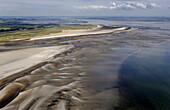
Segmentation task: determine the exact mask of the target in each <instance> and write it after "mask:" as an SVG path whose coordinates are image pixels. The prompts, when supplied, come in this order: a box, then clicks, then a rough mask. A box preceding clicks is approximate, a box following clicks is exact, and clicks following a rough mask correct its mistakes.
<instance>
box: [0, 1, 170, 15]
mask: <svg viewBox="0 0 170 110" xmlns="http://www.w3.org/2000/svg"><path fill="white" fill-rule="evenodd" d="M0 16H165V17H170V0H0Z"/></svg>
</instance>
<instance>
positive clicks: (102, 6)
mask: <svg viewBox="0 0 170 110" xmlns="http://www.w3.org/2000/svg"><path fill="white" fill-rule="evenodd" d="M75 8H78V9H96V10H99V9H107V8H108V7H107V6H105V5H87V6H76V7H75Z"/></svg>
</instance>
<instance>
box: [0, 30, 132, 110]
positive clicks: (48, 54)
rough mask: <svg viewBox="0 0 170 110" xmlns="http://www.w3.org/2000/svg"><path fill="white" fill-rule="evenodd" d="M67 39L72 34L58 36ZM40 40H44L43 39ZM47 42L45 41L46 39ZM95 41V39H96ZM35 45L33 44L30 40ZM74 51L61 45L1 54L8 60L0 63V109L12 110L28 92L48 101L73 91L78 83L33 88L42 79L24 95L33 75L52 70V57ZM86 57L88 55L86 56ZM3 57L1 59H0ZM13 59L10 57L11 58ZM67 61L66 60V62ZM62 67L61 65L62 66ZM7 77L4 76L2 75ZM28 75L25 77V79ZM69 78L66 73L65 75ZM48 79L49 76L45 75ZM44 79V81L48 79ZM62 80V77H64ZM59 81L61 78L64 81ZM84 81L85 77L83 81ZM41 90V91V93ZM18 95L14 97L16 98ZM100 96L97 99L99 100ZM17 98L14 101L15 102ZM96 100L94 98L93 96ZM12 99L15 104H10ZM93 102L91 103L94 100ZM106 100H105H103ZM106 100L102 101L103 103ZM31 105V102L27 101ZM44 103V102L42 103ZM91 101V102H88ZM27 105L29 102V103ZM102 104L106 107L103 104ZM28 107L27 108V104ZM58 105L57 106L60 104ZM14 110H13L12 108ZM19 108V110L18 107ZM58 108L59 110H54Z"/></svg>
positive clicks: (67, 46)
mask: <svg viewBox="0 0 170 110" xmlns="http://www.w3.org/2000/svg"><path fill="white" fill-rule="evenodd" d="M126 29H127V27H120V28H116V29H105V30H101V31H100V30H97V31H96V32H95V31H94V32H89V33H88V34H86V35H96V34H102V35H104V34H106V33H112V32H114V33H120V32H122V31H123V32H125V31H129V30H126ZM83 34H84V32H83V33H76V34H74V35H73V36H78V35H83ZM66 36H72V34H71V35H70V34H67V35H63V36H59V37H66ZM50 38H56V36H55V37H53V36H52V37H50ZM41 39H44V38H43V37H42V38H41ZM45 39H46V38H45ZM96 40H97V39H96ZM32 41H34V40H32ZM73 48H74V46H72V45H64V46H52V47H40V48H38V47H36V48H28V49H20V50H12V51H7V52H2V53H4V54H1V57H0V58H2V59H3V60H4V59H5V58H7V57H9V58H10V59H6V60H4V61H3V62H1V63H0V69H1V70H2V71H1V82H0V83H1V91H0V94H3V95H1V97H0V102H5V104H1V107H3V106H6V104H8V103H9V104H8V105H7V107H6V108H8V107H11V105H12V106H13V105H15V103H19V102H18V101H20V100H21V99H20V98H23V97H24V95H29V94H31V93H30V91H32V92H33V94H36V93H35V92H34V91H39V92H40V93H41V94H42V93H45V94H46V95H47V98H49V96H52V94H54V93H55V92H56V91H59V90H61V91H64V90H65V88H69V90H70V89H73V87H75V86H80V84H78V82H79V81H81V80H78V81H75V82H73V83H70V84H68V85H64V86H63V87H61V88H60V87H53V86H50V85H42V86H40V87H36V86H37V83H38V84H39V83H40V84H42V83H44V81H43V82H41V80H42V79H40V82H39V81H37V82H36V83H33V84H31V86H30V87H34V86H35V87H36V88H35V89H34V88H33V89H32V88H31V89H30V91H27V90H26V91H25V90H24V89H25V88H26V87H27V85H29V84H30V82H32V81H34V80H37V78H35V79H34V77H37V75H36V74H40V75H38V77H41V72H42V73H43V71H44V70H47V71H48V69H50V68H53V66H51V65H49V64H48V62H53V61H52V60H51V59H52V58H53V57H55V56H56V55H62V54H63V53H65V52H67V51H70V50H72V49H73ZM98 51H99V50H97V52H98ZM87 53H88V52H87ZM2 56H3V57H2ZM11 56H12V57H11ZM66 61H67V60H66ZM61 64H62V63H61ZM68 68H81V66H75V67H68ZM65 69H67V68H61V69H59V71H62V70H65ZM4 73H6V74H4ZM27 74H28V75H27ZM65 74H68V73H65ZM71 75H74V73H71ZM84 75H85V73H80V76H83V77H84ZM47 76H48V74H47ZM47 76H46V77H47ZM63 77H64V76H63ZM63 77H61V78H63ZM84 78H86V77H84ZM115 78H116V79H115ZM115 78H114V79H115V80H117V77H115ZM50 81H57V79H50ZM70 81H72V80H71V79H68V80H63V81H61V82H60V81H59V82H58V83H59V84H60V83H64V84H65V83H68V82H70ZM40 88H42V90H41V89H40ZM57 88H60V89H59V90H57ZM46 89H50V90H51V91H52V92H50V93H48V92H45V91H44V90H46ZM9 91H13V92H11V93H9ZM19 91H24V92H21V93H20V92H19ZM87 92H92V93H93V91H92V90H88V91H87ZM105 92H106V93H107V92H108V94H110V93H111V92H114V93H115V94H118V90H117V89H113V90H109V91H105ZM105 92H102V93H101V94H100V95H103V94H104V93H105ZM16 93H17V94H16ZM100 95H99V96H100ZM15 97H17V98H15ZM36 97H38V95H36ZM94 97H95V98H96V97H97V96H94ZM11 98H12V101H11V102H10V101H8V99H11ZM13 98H14V100H13ZM95 98H94V99H95ZM107 98H109V95H108V97H106V99H107ZM106 99H105V100H106ZM28 100H31V101H33V100H34V99H28ZM44 100H45V99H44ZM74 100H77V103H81V101H78V100H81V99H74ZM90 100H91V99H90ZM113 100H114V101H115V102H116V101H117V97H115V98H114V99H113ZM29 102H30V101H28V103H29ZM40 103H44V102H43V101H41V102H40ZM65 103H66V102H65V101H61V104H65ZM105 104H107V103H106V102H105ZM26 105H27V106H28V105H29V104H26ZM59 105H60V104H59ZM14 108H15V107H14ZM21 108H22V107H21ZM57 108H58V107H57Z"/></svg>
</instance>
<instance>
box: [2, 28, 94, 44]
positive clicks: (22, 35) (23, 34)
mask: <svg viewBox="0 0 170 110" xmlns="http://www.w3.org/2000/svg"><path fill="white" fill-rule="evenodd" d="M94 27H96V26H95V25H49V26H45V27H43V28H36V29H31V30H17V31H9V32H1V33H0V42H1V43H2V42H9V41H11V40H15V39H30V38H32V37H35V36H43V35H49V34H51V33H59V32H61V31H62V30H75V29H89V28H94Z"/></svg>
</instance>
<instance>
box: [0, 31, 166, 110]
mask: <svg viewBox="0 0 170 110" xmlns="http://www.w3.org/2000/svg"><path fill="white" fill-rule="evenodd" d="M146 39H147V41H146ZM166 39H168V37H167V36H164V37H161V38H160V36H149V37H148V36H147V35H144V34H142V33H141V32H140V31H131V32H120V33H112V34H104V35H93V36H81V37H72V38H70V39H53V40H44V41H35V42H34V43H35V44H36V45H37V44H38V43H39V42H44V43H43V44H41V45H44V46H46V45H47V44H48V45H49V44H51V45H55V44H56V45H65V44H67V45H68V44H69V45H73V46H74V49H71V50H69V51H67V52H65V53H63V54H60V55H58V56H56V57H55V58H53V59H51V60H50V61H49V62H48V63H47V64H45V65H43V66H41V67H39V68H37V69H34V70H33V71H30V72H29V73H28V74H26V75H24V76H22V77H19V78H16V79H15V80H13V81H11V82H10V83H7V84H4V85H3V86H1V93H3V95H0V99H1V100H0V102H1V103H3V104H1V107H2V110H28V109H30V110H109V109H112V110H113V109H119V103H120V102H119V99H120V95H121V94H120V93H119V87H118V84H117V82H118V70H119V67H120V65H121V63H122V61H123V60H124V59H125V58H127V57H128V56H129V55H131V54H134V53H135V52H138V51H141V50H143V49H147V48H150V47H153V46H156V45H157V44H160V43H161V42H163V41H165V40H166ZM21 44H22V43H21ZM21 44H19V45H21ZM23 44H24V43H23ZM23 44H22V45H23ZM6 94H8V95H6ZM3 96H6V97H4V98H3V99H2V98H1V97H3Z"/></svg>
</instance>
